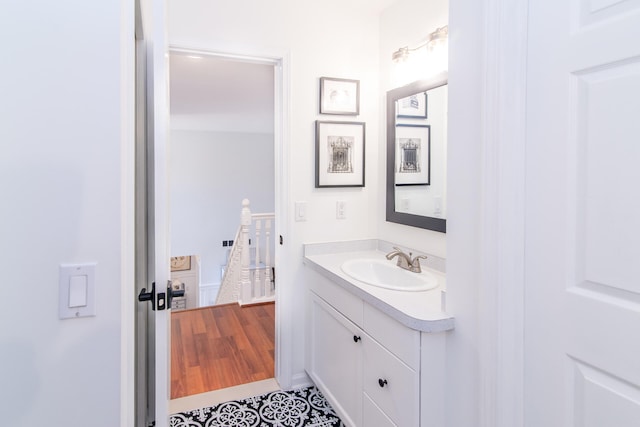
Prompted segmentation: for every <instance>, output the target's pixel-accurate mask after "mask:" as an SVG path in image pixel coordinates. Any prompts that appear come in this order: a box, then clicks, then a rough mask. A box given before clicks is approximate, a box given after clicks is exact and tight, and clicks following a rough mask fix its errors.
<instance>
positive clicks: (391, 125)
mask: <svg viewBox="0 0 640 427" xmlns="http://www.w3.org/2000/svg"><path fill="white" fill-rule="evenodd" d="M447 111H448V106H447V80H446V75H440V76H438V77H437V78H435V79H431V80H428V81H426V80H425V81H418V82H414V83H412V84H410V85H407V86H403V87H401V88H398V89H394V90H391V91H389V92H388V93H387V221H390V222H396V223H401V224H406V225H411V226H415V227H420V228H426V229H430V230H435V231H441V232H446V215H447V212H446V206H447V203H446V202H447V197H446V194H447V182H446V177H447Z"/></svg>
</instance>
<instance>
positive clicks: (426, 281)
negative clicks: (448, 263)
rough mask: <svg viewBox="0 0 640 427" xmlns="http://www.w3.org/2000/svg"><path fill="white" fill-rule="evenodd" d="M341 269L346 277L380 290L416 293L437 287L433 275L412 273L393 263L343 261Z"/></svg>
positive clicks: (381, 261) (374, 260)
mask: <svg viewBox="0 0 640 427" xmlns="http://www.w3.org/2000/svg"><path fill="white" fill-rule="evenodd" d="M341 268H342V271H343V272H344V273H345V274H346V275H347V276H349V277H351V278H353V279H356V280H359V281H361V282H364V283H367V284H369V285H373V286H378V287H380V288H386V289H394V290H398V291H414V292H417V291H428V290H430V289H433V288H435V287H437V286H438V279H437V277H435V276H434V275H433V274H431V273H428V272H426V271H423V272H422V273H413V272H411V271H407V270H404V269H402V268H400V267H398V266H397V265H396V263H395V262H393V261H385V260H380V259H373V258H371V259H369V258H362V259H353V260H349V261H345V262H344V263H343V264H342V267H341Z"/></svg>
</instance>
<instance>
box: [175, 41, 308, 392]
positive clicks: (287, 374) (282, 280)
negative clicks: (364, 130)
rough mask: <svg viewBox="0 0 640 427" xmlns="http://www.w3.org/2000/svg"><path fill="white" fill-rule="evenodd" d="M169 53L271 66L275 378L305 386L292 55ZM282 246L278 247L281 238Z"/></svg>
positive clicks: (202, 51)
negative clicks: (292, 205) (292, 262)
mask: <svg viewBox="0 0 640 427" xmlns="http://www.w3.org/2000/svg"><path fill="white" fill-rule="evenodd" d="M169 51H173V52H182V53H193V54H199V55H210V56H218V57H222V58H227V59H234V60H237V61H245V62H253V63H260V64H271V65H273V66H274V104H275V107H274V156H275V162H274V167H275V174H274V176H275V199H276V200H275V204H274V207H275V216H276V219H275V227H274V230H276V232H275V233H274V234H273V236H272V238H273V239H274V241H275V257H274V263H275V266H276V280H277V285H276V301H277V304H276V348H275V357H274V358H275V377H276V380H277V381H278V383H279V384H280V386H281V387H282V388H283V389H288V388H290V387H291V386H292V385H293V384H298V383H300V384H304V382H300V380H299V379H297V374H296V375H294V373H293V354H294V343H293V318H292V312H293V307H294V301H292V300H291V297H290V295H291V294H292V293H293V292H292V288H293V280H292V279H291V277H290V276H291V272H290V271H291V268H290V266H289V265H288V264H289V263H287V262H283V260H286V259H293V254H292V253H291V251H292V247H291V245H288V244H287V242H288V241H289V240H290V239H288V238H287V236H290V235H291V233H290V230H291V224H290V219H289V211H290V209H289V200H290V199H291V196H290V195H291V184H290V183H291V180H290V179H289V176H290V169H291V160H290V151H291V150H290V149H289V144H290V142H289V141H290V117H291V111H290V110H291V89H290V88H291V71H290V69H291V54H290V53H289V52H288V51H276V52H273V51H253V52H242V53H240V52H235V53H233V52H220V51H214V50H210V49H207V48H206V47H186V46H180V45H171V46H170V47H169ZM281 235H282V236H284V239H285V244H284V245H280V243H279V239H280V236H281Z"/></svg>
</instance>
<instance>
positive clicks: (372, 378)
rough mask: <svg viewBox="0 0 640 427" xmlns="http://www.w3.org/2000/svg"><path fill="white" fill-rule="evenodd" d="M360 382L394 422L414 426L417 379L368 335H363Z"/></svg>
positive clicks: (409, 369)
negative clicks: (362, 363)
mask: <svg viewBox="0 0 640 427" xmlns="http://www.w3.org/2000/svg"><path fill="white" fill-rule="evenodd" d="M363 358H364V375H363V386H364V391H365V393H366V394H367V395H368V396H369V397H370V398H371V400H372V401H373V402H374V403H375V404H376V405H377V406H378V407H379V408H380V409H381V410H382V411H383V412H384V413H385V414H386V415H387V416H388V417H389V418H390V419H391V420H392V421H393V422H394V423H395V424H397V425H399V426H403V427H417V426H418V422H419V416H420V413H419V402H420V379H419V375H418V373H417V372H416V371H414V370H413V369H411V368H410V367H409V366H407V365H405V364H404V363H403V362H402V361H401V360H400V359H398V358H397V357H396V356H394V355H393V354H391V353H390V352H389V351H387V350H386V349H385V348H383V347H382V346H381V345H380V344H378V343H377V342H375V341H374V340H373V339H371V337H369V336H367V335H366V334H365V336H364V337H363Z"/></svg>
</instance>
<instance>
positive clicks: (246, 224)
mask: <svg viewBox="0 0 640 427" xmlns="http://www.w3.org/2000/svg"><path fill="white" fill-rule="evenodd" d="M250 227H251V210H250V209H249V199H244V200H242V211H241V213H240V244H241V245H242V246H240V250H241V259H240V265H241V269H240V302H241V303H242V302H244V303H247V302H250V301H251V279H250V277H249V263H250V253H249V252H250V251H249V229H250Z"/></svg>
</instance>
